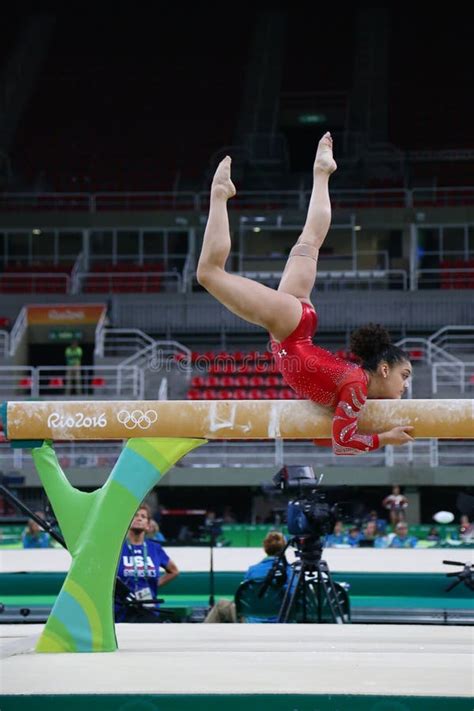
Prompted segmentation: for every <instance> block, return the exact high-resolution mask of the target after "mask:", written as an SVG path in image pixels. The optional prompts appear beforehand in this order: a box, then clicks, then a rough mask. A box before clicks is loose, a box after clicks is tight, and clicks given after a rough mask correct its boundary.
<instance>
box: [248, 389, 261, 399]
mask: <svg viewBox="0 0 474 711" xmlns="http://www.w3.org/2000/svg"><path fill="white" fill-rule="evenodd" d="M248 396H249V400H263V392H262V390H259V388H252V389H251V390H249V393H248Z"/></svg>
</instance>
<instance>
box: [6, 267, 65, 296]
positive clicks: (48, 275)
mask: <svg viewBox="0 0 474 711" xmlns="http://www.w3.org/2000/svg"><path fill="white" fill-rule="evenodd" d="M26 279H29V280H31V281H32V282H33V286H36V285H38V286H41V283H42V282H44V281H45V282H46V283H47V284H50V283H51V279H61V280H64V282H65V287H66V292H67V293H69V292H70V288H71V277H70V275H69V274H67V273H66V272H26V271H25V272H2V274H1V275H0V286H4V285H5V284H8V283H9V282H15V281H25V280H26ZM36 282H40V284H36Z"/></svg>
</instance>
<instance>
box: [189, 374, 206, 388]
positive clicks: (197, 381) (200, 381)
mask: <svg viewBox="0 0 474 711" xmlns="http://www.w3.org/2000/svg"><path fill="white" fill-rule="evenodd" d="M204 384H205V383H204V378H203V377H202V376H201V375H193V377H192V378H191V385H192V387H193V388H201V387H202V386H203V385H204Z"/></svg>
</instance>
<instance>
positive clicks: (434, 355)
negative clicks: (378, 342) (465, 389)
mask: <svg viewBox="0 0 474 711" xmlns="http://www.w3.org/2000/svg"><path fill="white" fill-rule="evenodd" d="M410 344H411V345H412V346H416V347H418V348H419V347H420V346H421V347H422V348H425V349H426V362H427V363H428V364H429V365H431V364H433V363H434V362H435V360H436V361H438V360H439V361H440V362H449V363H452V364H454V365H459V364H460V363H462V361H461V360H460V359H459V358H456V356H453V355H452V354H451V353H448V352H447V351H445V350H443V348H440V347H439V346H437V345H436V343H432V342H430V340H429V339H428V338H416V337H409V338H402V339H401V340H399V341H397V342H396V344H395V345H397V346H398V347H399V348H404V349H406V348H407V347H408V346H410Z"/></svg>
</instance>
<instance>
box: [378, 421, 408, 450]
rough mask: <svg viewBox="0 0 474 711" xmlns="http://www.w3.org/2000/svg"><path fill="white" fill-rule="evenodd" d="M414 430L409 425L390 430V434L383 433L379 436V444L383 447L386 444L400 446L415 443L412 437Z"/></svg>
mask: <svg viewBox="0 0 474 711" xmlns="http://www.w3.org/2000/svg"><path fill="white" fill-rule="evenodd" d="M413 429H414V428H413V427H411V426H408V425H401V426H399V427H393V429H391V430H388V432H382V434H380V435H379V442H380V444H381V445H382V446H384V445H386V444H394V445H398V444H407V442H414V438H413V437H411V436H410V433H411V432H413Z"/></svg>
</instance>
